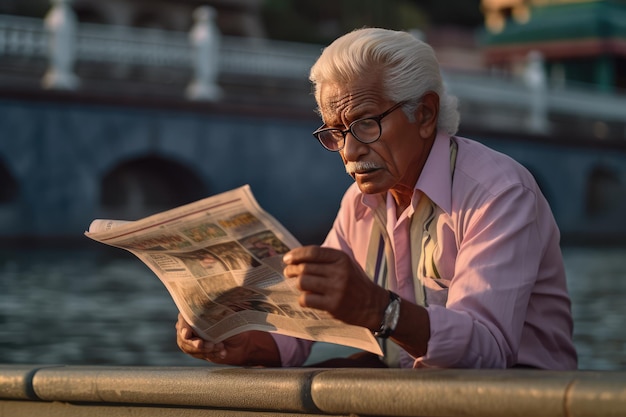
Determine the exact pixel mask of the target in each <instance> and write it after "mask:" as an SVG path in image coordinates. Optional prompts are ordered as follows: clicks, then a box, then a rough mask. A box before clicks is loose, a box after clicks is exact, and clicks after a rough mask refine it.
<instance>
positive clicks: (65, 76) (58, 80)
mask: <svg viewBox="0 0 626 417" xmlns="http://www.w3.org/2000/svg"><path fill="white" fill-rule="evenodd" d="M194 19H195V24H194V26H193V27H192V28H191V30H190V31H189V33H186V32H176V31H164V30H158V29H148V28H133V27H122V26H111V25H99V24H89V23H80V22H78V21H77V20H76V16H75V15H74V13H73V11H72V9H71V8H70V6H69V4H68V3H67V1H57V2H56V3H55V6H54V7H53V8H52V9H51V10H50V12H49V13H48V15H47V16H46V18H45V19H43V20H42V19H36V18H29V17H21V16H9V15H0V58H1V59H0V72H2V70H3V65H9V64H8V63H9V62H10V61H11V60H13V61H18V64H17V65H21V66H22V67H27V66H28V65H30V66H33V65H36V63H37V62H39V63H41V62H46V65H47V69H46V72H45V75H43V78H42V80H41V83H42V86H43V87H44V88H46V89H61V90H77V89H79V88H80V84H81V79H80V77H79V76H78V75H77V69H76V68H77V67H78V66H85V65H87V66H89V65H91V66H95V65H102V64H103V65H109V66H111V67H112V70H110V71H109V72H110V73H111V74H112V75H109V76H111V77H116V76H117V77H118V78H119V77H120V74H122V77H123V74H124V73H125V72H128V68H129V67H132V66H139V67H144V68H148V69H149V70H150V69H151V70H157V71H158V70H159V69H163V68H166V69H170V70H174V71H177V72H178V73H179V74H183V76H185V77H188V78H189V83H188V87H187V97H188V98H190V99H200V100H215V99H218V98H219V90H220V89H219V86H218V85H217V77H218V75H219V74H227V75H230V76H240V77H250V76H255V77H271V78H275V79H286V80H290V79H291V80H297V81H299V82H303V83H304V82H306V79H307V76H308V71H309V69H310V67H311V65H312V64H313V63H314V62H315V59H316V58H317V56H318V55H319V53H320V51H321V47H320V46H317V45H308V44H296V43H292V42H285V41H273V40H267V39H247V38H238V37H227V36H221V35H220V33H219V32H218V30H217V28H216V26H215V22H214V11H213V9H212V8H210V7H207V6H203V7H200V8H198V9H197V10H196V11H195V13H194ZM3 60H4V61H5V62H4V64H2V61H3ZM29 63H30V64H29ZM17 69H18V70H19V69H20V68H17ZM164 82H165V81H164Z"/></svg>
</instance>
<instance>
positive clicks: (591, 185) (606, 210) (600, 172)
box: [585, 164, 625, 219]
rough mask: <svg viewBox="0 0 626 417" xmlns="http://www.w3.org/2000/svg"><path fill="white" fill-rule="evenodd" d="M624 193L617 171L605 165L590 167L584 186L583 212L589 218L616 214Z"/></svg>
mask: <svg viewBox="0 0 626 417" xmlns="http://www.w3.org/2000/svg"><path fill="white" fill-rule="evenodd" d="M624 192H625V189H624V184H622V182H621V180H620V175H619V171H618V170H617V169H613V168H611V167H609V166H606V165H600V164H596V165H594V166H592V168H591V170H590V171H589V174H588V176H587V182H586V186H585V212H586V214H587V215H589V216H590V217H591V218H596V219H597V218H601V217H605V216H611V215H614V214H616V213H615V211H616V209H617V208H619V207H620V206H622V205H623V204H621V203H622V201H623V200H624V197H623V193H624Z"/></svg>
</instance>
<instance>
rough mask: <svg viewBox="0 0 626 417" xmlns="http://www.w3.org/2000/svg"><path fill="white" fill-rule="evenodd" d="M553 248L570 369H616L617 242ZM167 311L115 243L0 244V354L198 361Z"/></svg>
mask: <svg viewBox="0 0 626 417" xmlns="http://www.w3.org/2000/svg"><path fill="white" fill-rule="evenodd" d="M563 253H564V258H565V263H566V268H567V274H568V285H569V289H570V294H571V297H572V302H573V307H572V310H573V315H574V322H575V329H574V341H575V344H576V347H577V349H578V354H579V367H580V369H594V370H626V330H625V329H626V327H625V326H624V322H625V321H626V303H625V302H624V299H625V298H626V248H589V247H565V248H564V249H563ZM176 315H177V310H176V307H175V305H174V303H173V302H172V300H171V299H170V297H169V295H168V293H167V291H166V290H165V287H164V286H163V285H162V284H161V283H160V281H159V280H158V279H157V278H156V277H155V276H154V275H153V274H152V272H151V271H150V270H148V268H147V267H146V266H144V265H143V264H142V263H141V262H140V261H139V260H137V259H136V258H134V257H133V256H132V255H130V254H127V253H126V252H123V251H121V250H119V249H114V248H96V249H93V248H88V249H76V248H74V249H72V248H59V249H51V248H45V249H43V248H40V249H27V250H26V249H22V250H17V249H16V250H8V249H3V250H0V363H4V364H7V363H21V364H67V365H87V364H90V365H155V366H200V365H204V362H202V361H198V360H196V359H192V358H190V357H187V356H186V355H184V354H183V353H181V352H180V351H179V350H178V347H177V346H176V343H175V333H174V323H175V320H176ZM330 350H332V349H330V346H328V345H326V346H325V345H320V347H319V348H318V349H317V350H316V352H315V355H316V359H319V358H322V357H323V356H324V355H325V354H327V352H328V351H330ZM339 351H340V350H339Z"/></svg>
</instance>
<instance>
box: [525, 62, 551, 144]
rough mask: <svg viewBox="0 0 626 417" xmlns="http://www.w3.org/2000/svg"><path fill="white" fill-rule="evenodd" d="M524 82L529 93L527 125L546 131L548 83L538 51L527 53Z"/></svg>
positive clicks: (539, 131) (535, 129) (534, 130)
mask: <svg viewBox="0 0 626 417" xmlns="http://www.w3.org/2000/svg"><path fill="white" fill-rule="evenodd" d="M524 82H525V83H526V86H527V87H528V89H529V90H530V94H531V97H530V115H529V117H528V125H529V127H530V129H531V130H532V131H533V132H537V133H546V132H547V131H548V97H547V94H548V91H547V88H548V83H547V77H546V72H545V69H544V68H543V56H542V55H541V53H540V52H539V51H530V52H529V53H528V57H527V62H526V68H525V70H524Z"/></svg>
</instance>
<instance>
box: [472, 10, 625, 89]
mask: <svg viewBox="0 0 626 417" xmlns="http://www.w3.org/2000/svg"><path fill="white" fill-rule="evenodd" d="M482 4H483V9H484V10H485V24H486V27H487V29H488V31H487V33H486V34H485V36H484V38H483V41H482V43H483V46H484V57H485V64H486V65H487V66H489V67H491V68H497V69H499V70H501V71H504V72H509V73H515V72H519V71H520V67H523V66H524V65H525V63H526V59H527V56H528V54H529V53H531V52H534V53H537V54H540V55H541V57H542V59H543V61H544V63H543V65H544V66H545V70H546V72H547V74H548V78H549V82H550V84H551V85H552V86H555V87H563V86H565V85H566V84H573V85H576V84H586V85H593V86H595V87H596V88H597V89H598V90H600V91H619V90H621V91H622V92H623V91H626V2H625V1H618V0H483V2H482Z"/></svg>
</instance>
